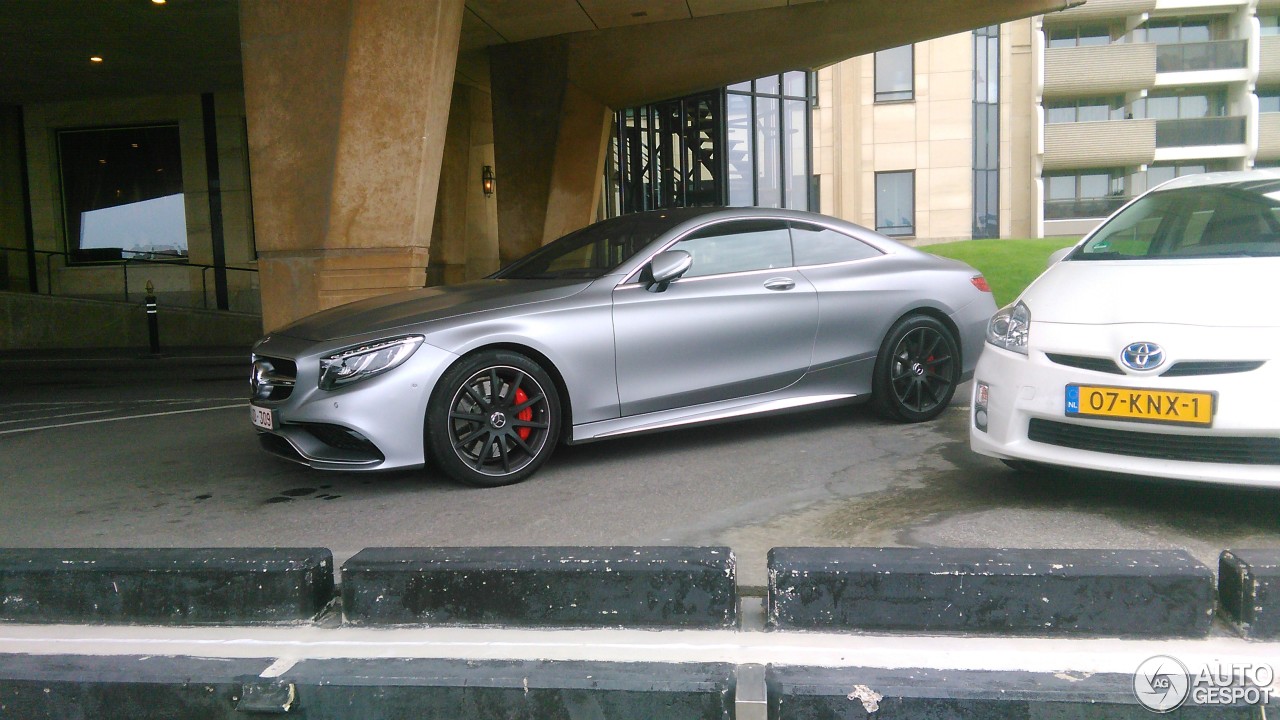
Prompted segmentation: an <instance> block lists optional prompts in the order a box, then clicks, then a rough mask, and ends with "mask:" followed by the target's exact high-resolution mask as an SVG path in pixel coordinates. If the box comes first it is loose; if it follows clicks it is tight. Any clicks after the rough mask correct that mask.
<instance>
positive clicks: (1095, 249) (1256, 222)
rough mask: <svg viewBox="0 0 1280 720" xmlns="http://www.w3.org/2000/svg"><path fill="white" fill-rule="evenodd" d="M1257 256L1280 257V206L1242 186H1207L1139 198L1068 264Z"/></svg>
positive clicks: (1095, 235)
mask: <svg viewBox="0 0 1280 720" xmlns="http://www.w3.org/2000/svg"><path fill="white" fill-rule="evenodd" d="M1267 189H1272V188H1267ZM1258 256H1280V201H1277V200H1275V199H1273V198H1272V197H1269V196H1267V195H1264V194H1262V193H1260V192H1254V191H1251V190H1248V189H1244V188H1243V187H1241V186H1233V185H1210V186H1200V187H1186V188H1179V189H1176V190H1166V191H1163V192H1155V193H1151V194H1150V195H1147V196H1145V197H1142V198H1140V199H1139V200H1137V201H1136V202H1134V203H1133V204H1132V205H1129V206H1128V207H1127V208H1125V209H1124V210H1122V211H1120V213H1119V214H1117V215H1116V216H1115V217H1113V218H1112V219H1111V220H1109V221H1108V222H1107V224H1106V225H1103V226H1102V227H1101V228H1099V229H1098V231H1097V232H1096V233H1094V235H1093V237H1091V238H1090V239H1089V241H1088V242H1086V243H1084V244H1083V245H1081V246H1080V247H1078V248H1076V249H1075V251H1074V252H1072V253H1071V255H1070V256H1069V258H1068V259H1070V260H1133V259H1150V258H1206V257H1258Z"/></svg>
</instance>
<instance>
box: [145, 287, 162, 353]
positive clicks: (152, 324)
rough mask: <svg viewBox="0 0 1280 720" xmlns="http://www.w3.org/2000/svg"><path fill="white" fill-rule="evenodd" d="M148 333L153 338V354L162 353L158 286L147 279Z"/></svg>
mask: <svg viewBox="0 0 1280 720" xmlns="http://www.w3.org/2000/svg"><path fill="white" fill-rule="evenodd" d="M147 334H148V335H149V336H150V338H151V354H152V355H158V354H159V353H160V320H159V318H157V317H156V286H155V285H153V284H151V281H150V280H148V281H147Z"/></svg>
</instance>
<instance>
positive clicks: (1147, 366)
mask: <svg viewBox="0 0 1280 720" xmlns="http://www.w3.org/2000/svg"><path fill="white" fill-rule="evenodd" d="M1120 362H1122V363H1124V366H1125V367H1127V368H1129V369H1131V370H1155V369H1156V368H1158V367H1160V366H1161V365H1162V364H1164V348H1162V347H1160V346H1159V345H1157V344H1155V343H1153V342H1136V343H1131V344H1130V345H1129V346H1128V347H1126V348H1125V349H1124V352H1122V353H1120Z"/></svg>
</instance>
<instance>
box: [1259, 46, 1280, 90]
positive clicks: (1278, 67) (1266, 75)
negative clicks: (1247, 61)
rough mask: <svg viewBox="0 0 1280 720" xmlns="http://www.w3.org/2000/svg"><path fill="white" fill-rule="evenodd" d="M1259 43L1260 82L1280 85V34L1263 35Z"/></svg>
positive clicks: (1260, 83) (1261, 83)
mask: <svg viewBox="0 0 1280 720" xmlns="http://www.w3.org/2000/svg"><path fill="white" fill-rule="evenodd" d="M1258 45H1259V49H1260V50H1261V53H1260V58H1259V63H1258V84H1259V85H1280V35H1263V36H1262V38H1261V42H1259V43H1258Z"/></svg>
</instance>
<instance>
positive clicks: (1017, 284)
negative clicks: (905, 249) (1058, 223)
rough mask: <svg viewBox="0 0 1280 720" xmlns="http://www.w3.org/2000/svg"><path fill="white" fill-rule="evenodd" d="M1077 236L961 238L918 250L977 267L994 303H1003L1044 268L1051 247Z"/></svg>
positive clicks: (1003, 304) (1068, 241)
mask: <svg viewBox="0 0 1280 720" xmlns="http://www.w3.org/2000/svg"><path fill="white" fill-rule="evenodd" d="M1077 239H1078V238H1043V239H1036V238H1033V239H1030V240H1017V239H1012V238H1009V239H1001V240H962V241H960V242H952V243H941V244H939V245H925V246H923V247H921V248H919V249H920V250H925V251H928V252H931V253H933V254H935V255H941V256H943V257H949V258H955V259H956V260H960V261H962V262H966V263H968V264H970V265H972V266H973V267H975V268H977V269H978V271H979V272H981V273H982V274H983V275H984V276H985V277H986V278H987V282H988V283H989V284H990V285H991V292H992V294H994V295H995V298H996V305H997V306H998V307H1004V306H1005V305H1008V304H1009V303H1011V302H1013V300H1014V298H1016V297H1018V293H1020V292H1022V289H1023V288H1025V287H1026V286H1027V285H1030V284H1031V281H1032V280H1035V279H1036V277H1038V276H1039V275H1040V273H1042V272H1044V269H1045V267H1046V266H1047V265H1046V264H1047V263H1048V262H1049V256H1050V255H1052V254H1053V251H1054V250H1057V249H1059V248H1064V247H1067V246H1068V245H1074V244H1075V243H1076V240H1077Z"/></svg>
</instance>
